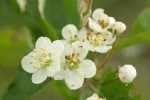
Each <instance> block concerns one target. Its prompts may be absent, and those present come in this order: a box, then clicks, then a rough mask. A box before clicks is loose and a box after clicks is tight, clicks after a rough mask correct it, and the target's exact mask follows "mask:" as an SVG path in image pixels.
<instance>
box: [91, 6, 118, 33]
mask: <svg viewBox="0 0 150 100" xmlns="http://www.w3.org/2000/svg"><path fill="white" fill-rule="evenodd" d="M115 22H116V21H115V19H114V18H113V17H109V16H108V15H107V14H105V13H104V10H103V9H101V8H98V9H96V10H94V12H93V14H92V18H89V27H90V28H91V29H92V30H94V31H97V32H100V31H101V29H110V28H111V27H112V25H113V24H114V23H115Z"/></svg>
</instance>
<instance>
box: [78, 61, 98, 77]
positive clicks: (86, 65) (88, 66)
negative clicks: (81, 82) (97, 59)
mask: <svg viewBox="0 0 150 100" xmlns="http://www.w3.org/2000/svg"><path fill="white" fill-rule="evenodd" d="M79 66H80V68H79V71H81V72H83V73H84V77H85V78H91V77H93V76H94V75H95V74H96V65H95V64H94V62H93V61H91V60H88V59H86V60H82V62H81V64H80V65H79Z"/></svg>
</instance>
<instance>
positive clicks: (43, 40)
mask: <svg viewBox="0 0 150 100" xmlns="http://www.w3.org/2000/svg"><path fill="white" fill-rule="evenodd" d="M50 45H51V40H50V39H49V38H47V37H39V38H38V40H37V41H36V44H35V48H40V47H45V48H49V46H50Z"/></svg>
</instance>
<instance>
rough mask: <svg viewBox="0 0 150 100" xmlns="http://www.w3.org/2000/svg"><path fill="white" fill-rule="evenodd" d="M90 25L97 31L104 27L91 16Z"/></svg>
mask: <svg viewBox="0 0 150 100" xmlns="http://www.w3.org/2000/svg"><path fill="white" fill-rule="evenodd" d="M89 27H90V28H91V29H92V30H94V31H96V32H101V29H102V27H101V26H100V25H99V24H97V23H96V22H95V21H94V20H92V19H91V18H89Z"/></svg>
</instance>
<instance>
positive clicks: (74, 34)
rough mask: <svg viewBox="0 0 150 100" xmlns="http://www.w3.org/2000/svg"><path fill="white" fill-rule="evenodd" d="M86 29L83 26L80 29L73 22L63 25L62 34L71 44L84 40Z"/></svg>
mask: <svg viewBox="0 0 150 100" xmlns="http://www.w3.org/2000/svg"><path fill="white" fill-rule="evenodd" d="M84 31H86V29H85V28H82V29H81V30H80V31H78V29H77V27H76V26H75V25H73V24H68V25H66V26H64V27H63V29H62V36H63V38H64V39H65V40H66V41H67V42H68V43H70V44H72V43H73V42H76V41H82V40H83V38H84V37H85V35H84V34H82V33H84Z"/></svg>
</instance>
